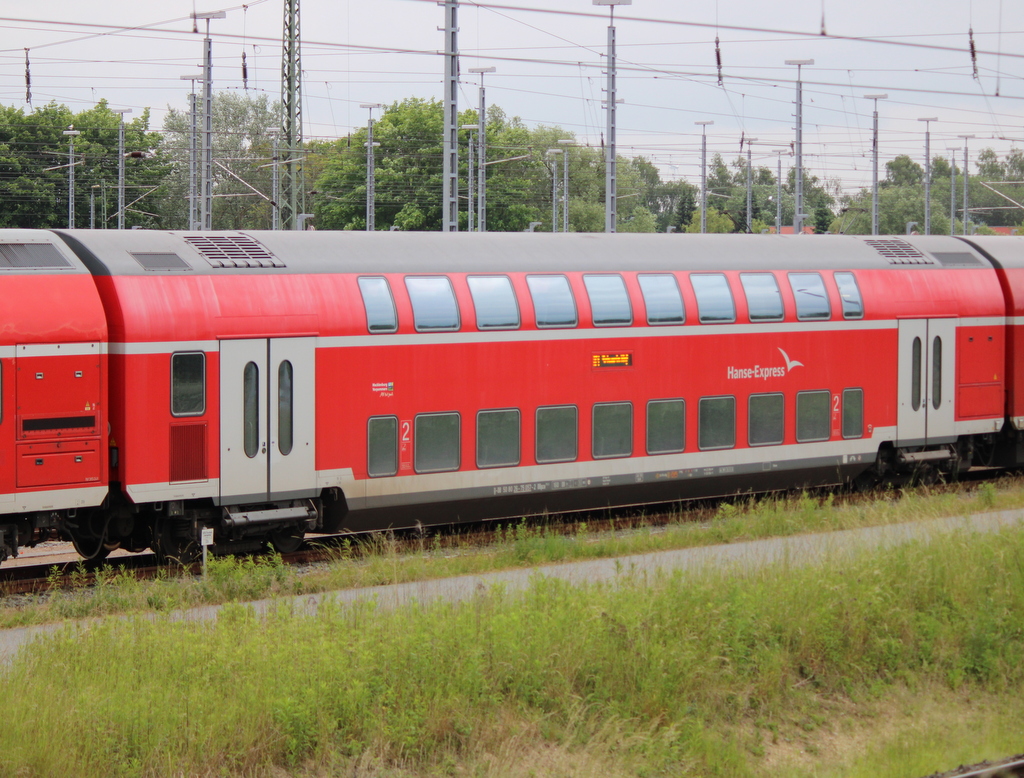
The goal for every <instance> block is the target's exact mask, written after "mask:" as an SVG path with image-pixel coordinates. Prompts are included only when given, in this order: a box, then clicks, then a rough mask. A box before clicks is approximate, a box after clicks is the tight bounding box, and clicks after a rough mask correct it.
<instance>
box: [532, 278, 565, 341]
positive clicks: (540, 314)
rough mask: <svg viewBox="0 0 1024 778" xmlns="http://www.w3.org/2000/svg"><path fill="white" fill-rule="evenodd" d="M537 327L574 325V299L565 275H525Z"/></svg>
mask: <svg viewBox="0 0 1024 778" xmlns="http://www.w3.org/2000/svg"><path fill="white" fill-rule="evenodd" d="M526 284H527V286H529V287H530V297H531V298H532V299H533V310H534V314H535V316H536V317H537V327H538V328H541V329H543V328H550V327H575V326H576V300H574V299H573V296H572V288H571V287H570V286H569V279H568V278H566V277H565V276H527V277H526Z"/></svg>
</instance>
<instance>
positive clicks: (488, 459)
mask: <svg viewBox="0 0 1024 778" xmlns="http://www.w3.org/2000/svg"><path fill="white" fill-rule="evenodd" d="M518 464H519V411H517V410H507V411H480V413H478V414H477V415H476V466H477V467H511V466H514V465H518Z"/></svg>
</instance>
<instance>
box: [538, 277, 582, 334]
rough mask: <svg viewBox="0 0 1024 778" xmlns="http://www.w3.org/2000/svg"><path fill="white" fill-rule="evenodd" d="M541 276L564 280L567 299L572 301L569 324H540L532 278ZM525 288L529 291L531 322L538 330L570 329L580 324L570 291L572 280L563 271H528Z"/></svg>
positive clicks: (578, 312) (578, 310)
mask: <svg viewBox="0 0 1024 778" xmlns="http://www.w3.org/2000/svg"><path fill="white" fill-rule="evenodd" d="M535 278H537V279H541V278H560V279H562V280H563V281H564V282H565V288H566V290H567V291H568V292H569V300H571V301H572V323H571V324H561V323H556V324H541V323H540V318H539V314H538V309H537V294H536V293H535V292H534V289H533V284H532V280H533V279H535ZM526 288H527V289H528V290H529V291H530V304H531V305H532V306H533V323H534V326H535V327H536V328H537V329H539V330H571V329H574V328H576V327H579V325H580V309H579V307H578V306H577V305H576V295H575V294H573V291H572V282H571V281H570V280H569V277H568V276H567V275H565V274H564V273H530V274H528V275H527V276H526Z"/></svg>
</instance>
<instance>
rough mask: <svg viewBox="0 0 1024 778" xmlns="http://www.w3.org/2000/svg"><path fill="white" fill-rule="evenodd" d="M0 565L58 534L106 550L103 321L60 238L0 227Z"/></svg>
mask: <svg viewBox="0 0 1024 778" xmlns="http://www.w3.org/2000/svg"><path fill="white" fill-rule="evenodd" d="M0 284H2V286H3V301H4V302H3V324H2V326H0V464H2V466H0V561H2V560H3V559H6V558H7V557H8V556H17V554H18V547H19V546H21V545H34V544H35V543H36V542H37V541H38V540H40V539H42V538H45V537H49V536H50V535H51V534H52V532H53V531H60V532H61V533H62V534H64V535H65V536H70V537H71V538H73V539H74V541H75V545H76V548H77V549H78V551H79V552H80V553H82V554H83V555H85V556H94V555H96V554H97V552H98V551H100V550H101V549H102V543H101V540H100V538H101V537H102V533H103V525H104V523H105V521H106V518H105V515H103V514H101V513H100V512H98V511H97V510H96V509H97V506H99V505H100V504H101V503H102V502H103V500H104V499H105V498H106V496H107V384H106V360H107V356H106V351H107V327H106V318H105V316H104V312H103V308H102V306H101V305H100V300H99V297H98V295H97V294H96V287H95V285H94V284H93V282H92V277H91V276H90V275H89V273H88V271H87V270H86V269H85V268H84V267H83V266H82V263H81V262H79V261H78V260H77V259H76V258H75V256H74V254H73V253H72V252H70V251H69V250H68V248H67V246H65V245H64V244H63V243H62V242H61V241H59V240H58V239H57V238H56V236H54V235H53V234H51V233H46V232H34V231H28V230H4V231H3V232H2V233H0Z"/></svg>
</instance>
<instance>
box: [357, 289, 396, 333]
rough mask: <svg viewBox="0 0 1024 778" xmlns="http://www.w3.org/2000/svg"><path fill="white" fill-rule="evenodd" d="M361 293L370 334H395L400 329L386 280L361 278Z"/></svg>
mask: <svg viewBox="0 0 1024 778" xmlns="http://www.w3.org/2000/svg"><path fill="white" fill-rule="evenodd" d="M359 292H360V294H362V296H363V307H364V308H366V328H367V329H368V330H369V331H370V332H394V331H395V330H397V329H398V316H397V315H396V314H395V301H394V300H393V299H392V298H391V287H390V286H388V281H387V279H386V278H360V279H359Z"/></svg>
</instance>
